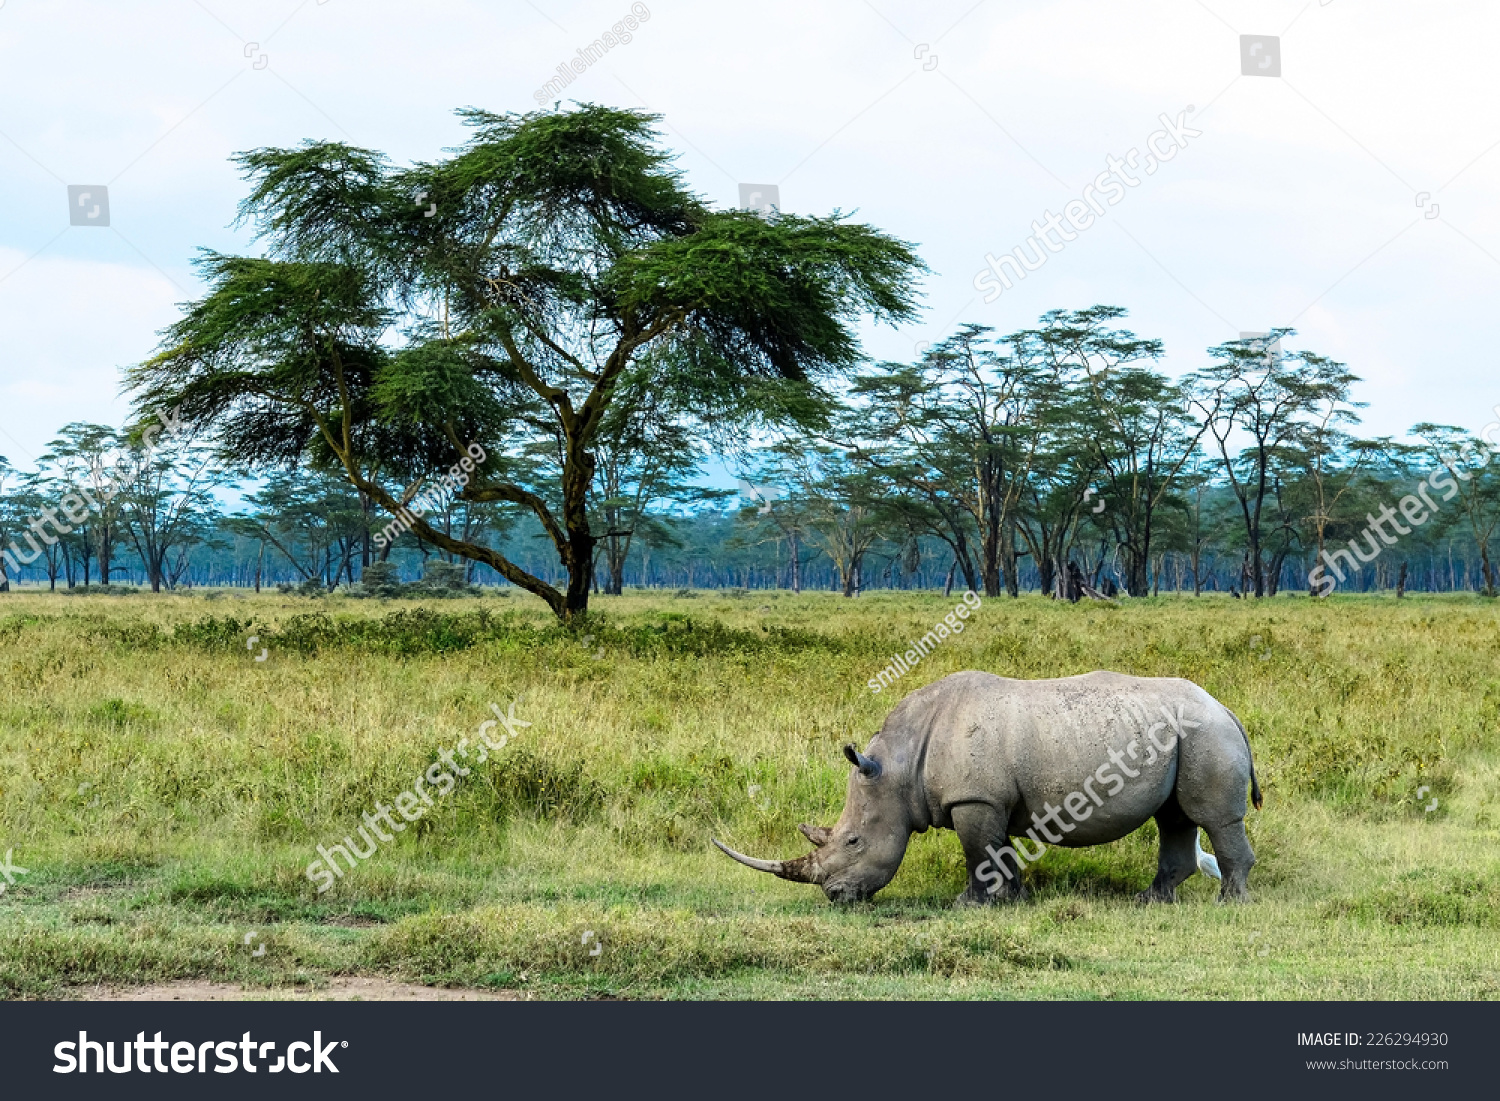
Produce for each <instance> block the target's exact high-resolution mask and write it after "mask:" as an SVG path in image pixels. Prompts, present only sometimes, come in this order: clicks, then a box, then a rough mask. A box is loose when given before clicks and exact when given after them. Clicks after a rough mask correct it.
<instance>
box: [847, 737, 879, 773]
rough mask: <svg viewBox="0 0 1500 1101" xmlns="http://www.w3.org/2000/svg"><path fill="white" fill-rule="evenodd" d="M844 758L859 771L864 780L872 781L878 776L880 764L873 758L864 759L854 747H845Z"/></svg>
mask: <svg viewBox="0 0 1500 1101" xmlns="http://www.w3.org/2000/svg"><path fill="white" fill-rule="evenodd" d="M844 756H845V757H848V758H849V763H850V764H851V765H853V766H854V767H855V768H857V769H859V774H860V775H861V776H863V777H864V778H865V779H866V780H873V779H875V777H877V776H879V775H880V762H879V761H877V760H875V758H873V757H866V756H865V755H864V754H863V753H861V752H860V751H859V750H857V749H855V748H854V746H852V745H846V746H845V747H844Z"/></svg>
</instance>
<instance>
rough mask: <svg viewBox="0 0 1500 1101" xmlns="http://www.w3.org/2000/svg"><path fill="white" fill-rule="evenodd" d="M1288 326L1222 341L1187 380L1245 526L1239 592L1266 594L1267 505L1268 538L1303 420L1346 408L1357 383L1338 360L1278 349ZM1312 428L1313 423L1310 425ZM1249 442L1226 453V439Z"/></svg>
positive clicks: (1277, 528) (1277, 525) (1279, 513)
mask: <svg viewBox="0 0 1500 1101" xmlns="http://www.w3.org/2000/svg"><path fill="white" fill-rule="evenodd" d="M1295 332H1296V330H1295V329H1275V330H1273V331H1272V332H1271V333H1270V334H1269V335H1268V336H1265V337H1258V338H1254V339H1248V340H1235V341H1229V342H1227V343H1225V344H1221V345H1218V346H1216V347H1214V348H1210V349H1209V355H1211V356H1214V357H1215V358H1216V359H1217V360H1218V362H1217V363H1215V364H1213V365H1212V366H1210V367H1208V368H1205V369H1204V370H1202V371H1200V372H1198V373H1197V375H1196V376H1195V377H1194V378H1193V379H1192V383H1193V384H1195V385H1196V386H1197V387H1198V389H1197V391H1196V396H1195V397H1194V398H1193V404H1194V405H1195V406H1196V407H1197V408H1198V409H1199V410H1200V412H1201V413H1202V414H1203V421H1204V423H1205V424H1206V426H1207V428H1208V433H1209V435H1211V436H1212V437H1213V440H1214V443H1215V445H1216V446H1217V449H1218V451H1219V455H1220V458H1221V459H1222V460H1223V466H1224V473H1225V476H1226V477H1227V478H1228V480H1229V486H1230V489H1231V490H1233V492H1234V496H1235V500H1236V501H1237V502H1238V504H1239V507H1240V518H1241V520H1242V522H1243V524H1244V528H1245V543H1246V569H1247V571H1248V576H1247V578H1246V591H1251V590H1252V589H1253V591H1254V593H1255V595H1256V596H1257V597H1260V596H1264V595H1265V594H1266V562H1265V549H1266V543H1267V540H1268V533H1267V530H1266V520H1267V519H1268V516H1267V511H1266V510H1267V505H1268V503H1269V505H1270V507H1271V516H1270V517H1269V518H1270V519H1271V520H1272V531H1271V535H1273V536H1274V535H1275V534H1276V533H1277V532H1283V531H1284V530H1285V528H1286V517H1285V514H1284V511H1283V510H1282V508H1281V507H1280V506H1281V501H1280V500H1279V492H1280V485H1279V484H1278V477H1277V476H1278V473H1279V471H1280V470H1283V469H1285V468H1286V467H1287V466H1288V465H1289V464H1290V463H1291V461H1292V458H1293V456H1292V455H1291V449H1292V448H1294V447H1296V445H1297V444H1298V443H1299V442H1303V441H1305V440H1307V439H1308V432H1309V427H1308V425H1309V420H1310V419H1311V418H1316V417H1318V416H1320V415H1321V413H1322V411H1324V410H1326V409H1327V408H1329V406H1330V405H1332V406H1334V407H1340V406H1342V405H1344V404H1347V401H1348V392H1349V386H1350V385H1351V384H1352V383H1353V382H1354V381H1356V379H1355V377H1354V376H1353V375H1351V374H1350V373H1349V372H1348V371H1347V370H1346V369H1345V367H1344V365H1343V364H1342V363H1338V362H1336V361H1334V360H1332V359H1329V358H1327V357H1326V356H1320V355H1318V354H1317V353H1315V352H1307V351H1303V352H1293V353H1288V354H1283V353H1281V352H1280V351H1278V350H1277V349H1278V347H1279V345H1280V342H1281V340H1282V339H1283V338H1284V337H1287V336H1291V335H1293V334H1294V333H1295ZM1314 423H1316V422H1314ZM1238 439H1248V443H1247V445H1246V446H1244V447H1242V448H1241V449H1240V450H1239V451H1238V452H1237V453H1233V454H1232V453H1231V443H1232V441H1235V440H1238Z"/></svg>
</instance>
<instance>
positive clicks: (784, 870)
mask: <svg viewBox="0 0 1500 1101" xmlns="http://www.w3.org/2000/svg"><path fill="white" fill-rule="evenodd" d="M709 840H710V841H712V842H713V843H714V845H715V846H717V848H718V849H719V851H720V852H722V853H723V854H724V855H725V856H727V857H729V858H730V859H731V860H738V861H739V862H740V863H741V864H743V865H745V867H747V868H754V869H755V870H756V871H757V872H770V873H771V874H772V875H774V876H779V877H780V878H782V879H790V880H791V881H792V882H793V883H816V882H818V880H817V878H816V877H815V873H814V871H813V867H812V858H813V856H815V855H816V854H815V853H808V854H807V855H806V856H804V857H801V858H799V859H797V860H756V859H755V857H753V856H746V855H745V854H744V853H737V852H735V851H734V850H733V849H731V848H730V847H729V846H728V845H725V844H723V843H722V842H721V841H719V839H718V838H716V837H710V838H709Z"/></svg>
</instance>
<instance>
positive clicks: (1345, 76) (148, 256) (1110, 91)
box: [0, 0, 1500, 469]
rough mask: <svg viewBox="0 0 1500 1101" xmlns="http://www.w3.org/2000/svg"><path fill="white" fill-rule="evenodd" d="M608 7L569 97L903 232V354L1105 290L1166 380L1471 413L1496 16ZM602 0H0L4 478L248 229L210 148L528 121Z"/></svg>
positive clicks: (1498, 220) (1483, 298)
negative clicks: (649, 122) (989, 274)
mask: <svg viewBox="0 0 1500 1101" xmlns="http://www.w3.org/2000/svg"><path fill="white" fill-rule="evenodd" d="M635 8H636V11H637V13H640V12H642V11H643V12H644V13H645V18H641V17H640V15H639V14H638V15H637V19H638V23H639V25H638V26H637V28H636V29H635V30H634V31H633V32H632V33H631V41H630V42H629V43H628V44H624V43H622V44H619V45H616V46H614V47H613V48H611V49H610V50H609V51H608V52H607V53H606V54H604V56H603V57H602V58H600V59H599V60H598V61H597V62H596V63H594V64H592V65H589V66H587V67H586V68H585V69H584V71H583V72H582V73H581V74H579V75H577V76H576V78H575V79H574V80H573V82H572V83H571V84H569V85H568V87H567V88H566V89H565V90H564V91H562V92H561V98H562V99H563V100H564V101H565V103H566V102H569V101H574V100H576V101H584V102H597V103H604V104H609V105H612V106H618V107H634V108H640V109H644V110H648V111H651V112H653V113H656V114H659V115H660V116H662V122H661V129H662V134H663V141H664V144H665V145H666V146H667V147H669V148H671V149H672V150H674V151H676V152H677V153H678V154H679V159H678V165H679V167H680V168H681V170H682V171H683V173H684V175H685V179H686V181H687V183H688V185H689V186H690V187H692V188H693V189H694V190H696V191H697V192H698V193H699V194H701V195H702V196H704V197H705V198H706V199H708V200H709V201H711V202H714V203H717V204H719V205H722V206H724V207H732V206H736V205H738V203H739V201H740V199H739V197H740V185H742V184H756V185H767V184H772V185H775V186H776V188H777V189H778V191H779V196H780V205H781V208H782V209H784V210H786V211H788V212H794V213H798V214H809V215H812V214H816V215H826V214H830V213H832V212H833V211H835V210H840V211H843V212H845V213H852V215H853V217H854V218H855V219H856V220H858V221H860V222H865V223H868V224H871V225H874V226H876V227H878V228H880V229H881V230H883V231H885V232H887V233H889V234H892V235H894V236H896V237H900V238H902V239H903V240H906V241H909V242H912V243H914V244H915V245H916V246H917V247H918V250H919V252H920V254H921V255H922V257H923V259H924V260H925V261H926V262H927V264H928V265H929V266H930V267H931V269H932V273H931V275H930V276H929V277H928V278H927V279H926V280H925V282H924V284H923V288H922V290H923V296H924V297H923V307H924V309H923V312H922V315H921V319H920V320H919V321H918V322H916V323H914V324H911V325H907V326H903V327H901V328H900V329H891V328H889V327H881V328H877V327H867V329H866V330H865V343H866V348H867V350H868V352H869V354H870V355H871V356H872V357H874V358H877V359H891V360H910V359H912V358H914V357H915V356H916V355H917V354H919V352H920V349H921V348H922V347H923V346H924V342H934V341H937V340H939V339H941V338H942V337H943V336H945V335H948V334H950V333H951V332H952V331H953V330H954V328H955V327H956V326H957V325H959V324H961V323H966V322H974V323H978V324H983V325H989V326H993V327H994V328H995V329H997V330H998V331H1000V332H1008V331H1012V330H1014V329H1018V328H1021V327H1024V326H1027V325H1030V324H1032V323H1034V322H1035V321H1036V319H1037V317H1038V316H1039V315H1040V314H1041V313H1043V312H1044V311H1046V310H1048V309H1054V308H1082V307H1085V306H1089V305H1093V304H1096V303H1107V304H1111V305H1117V306H1121V307H1124V308H1125V309H1127V310H1128V311H1129V317H1128V319H1127V320H1126V321H1125V322H1124V324H1126V325H1127V326H1129V327H1130V328H1131V329H1133V330H1134V331H1135V332H1136V333H1137V334H1139V335H1142V336H1150V337H1157V338H1159V339H1161V340H1163V341H1164V343H1165V346H1166V356H1165V358H1164V360H1163V363H1162V367H1163V369H1164V370H1165V371H1166V372H1167V373H1169V374H1172V375H1174V376H1175V375H1178V374H1181V373H1183V372H1186V371H1189V370H1193V369H1195V368H1197V367H1201V366H1203V365H1205V364H1206V363H1207V362H1208V357H1207V355H1206V354H1205V353H1206V349H1208V348H1209V347H1212V346H1213V345H1216V344H1219V343H1221V342H1223V341H1225V340H1230V339H1235V338H1237V337H1238V336H1239V335H1240V334H1241V333H1242V332H1247V331H1264V330H1268V329H1271V328H1272V327H1280V326H1290V327H1293V328H1295V329H1296V330H1297V335H1295V336H1293V337H1291V338H1289V339H1288V341H1287V342H1286V343H1287V346H1288V347H1290V348H1291V349H1302V348H1306V349H1310V350H1313V351H1316V352H1319V353H1321V354H1323V355H1327V356H1332V357H1333V358H1335V359H1338V360H1341V361H1343V362H1345V363H1347V364H1348V365H1349V366H1350V368H1351V369H1352V370H1353V371H1354V372H1355V373H1356V374H1358V375H1359V376H1361V378H1362V379H1363V380H1364V381H1363V382H1362V383H1360V384H1359V385H1358V387H1357V389H1356V396H1357V397H1359V398H1360V399H1361V400H1363V401H1366V402H1368V403H1369V405H1368V408H1367V409H1365V410H1364V411H1363V415H1364V428H1363V431H1364V432H1366V433H1368V434H1371V435H1395V436H1402V435H1404V434H1405V433H1406V430H1407V429H1408V428H1409V427H1410V426H1411V425H1413V424H1415V423H1418V422H1421V421H1436V422H1439V423H1446V424H1456V425H1460V426H1463V427H1466V428H1469V429H1471V430H1478V429H1480V428H1481V427H1482V426H1483V425H1485V424H1487V423H1488V422H1489V421H1490V420H1492V419H1494V417H1495V416H1497V415H1500V414H1496V413H1493V412H1492V411H1491V410H1492V409H1493V408H1494V407H1496V406H1497V405H1500V379H1497V378H1495V377H1494V376H1495V371H1494V369H1493V363H1494V358H1495V351H1494V349H1493V348H1492V347H1491V346H1490V344H1489V336H1490V329H1489V315H1488V312H1487V308H1486V305H1485V304H1486V303H1487V302H1492V301H1493V300H1494V299H1495V297H1496V292H1497V290H1500V217H1497V215H1500V209H1497V204H1496V201H1495V199H1494V198H1493V196H1495V195H1496V194H1500V186H1497V185H1500V96H1496V95H1495V94H1494V91H1493V87H1492V82H1493V76H1492V73H1493V68H1494V60H1493V43H1494V42H1495V41H1496V40H1497V39H1500V5H1495V4H1493V3H1484V2H1481V0H1445V2H1444V3H1442V4H1440V5H1439V4H1423V5H1416V4H1411V3H1409V2H1403V3H1396V2H1394V0H1285V2H1282V0H1254V2H1251V0H1131V2H1130V3H1128V4H1124V3H1119V2H1118V0H1089V2H1084V0H1079V2H1068V0H1050V2H1047V0H1035V2H1028V0H980V2H979V3H975V2H974V0H957V2H949V0H922V2H904V0H903V2H897V0H870V2H865V0H820V2H819V3H816V4H811V3H806V2H797V3H793V2H780V0H756V2H755V3H752V4H734V5H730V4H725V3H718V2H705V0H696V2H693V3H689V2H687V0H647V2H646V3H644V4H641V3H638V4H636V5H635ZM629 14H631V4H630V3H628V2H627V0H598V2H594V0H581V2H560V0H534V2H527V0H518V2H514V3H512V2H504V3H479V2H473V0H423V2H422V3H421V4H411V3H394V2H387V0H359V2H358V3H356V2H354V0H130V2H128V3H121V2H119V0H115V2H112V3H106V2H91V0H0V455H4V456H6V457H7V458H9V459H10V461H11V462H12V463H13V464H14V465H16V466H17V467H19V468H21V469H29V468H30V467H31V465H32V460H33V458H34V457H35V456H36V455H38V454H40V453H41V452H42V450H43V449H44V448H45V445H46V442H47V440H49V439H50V438H52V436H53V434H54V432H55V430H56V429H57V428H59V427H61V426H62V425H63V424H65V423H68V422H70V421H79V420H87V421H96V422H102V423H109V424H116V425H117V424H119V423H121V422H122V420H123V419H124V416H125V414H126V411H127V405H128V399H127V398H126V397H125V396H123V395H122V394H121V381H120V380H121V374H120V372H121V368H122V367H124V366H125V365H127V364H130V363H132V362H137V361H139V360H141V359H143V358H145V357H146V356H148V355H150V354H151V352H152V351H153V349H154V348H155V347H156V343H157V339H158V334H159V332H160V331H161V330H162V329H163V328H164V327H165V326H166V325H168V324H170V323H171V322H172V321H173V320H174V319H175V318H176V317H177V316H178V304H179V303H182V302H184V301H188V300H191V299H192V298H194V297H196V296H197V295H198V294H199V293H201V285H200V284H199V283H198V281H197V280H196V278H195V276H194V272H193V269H192V266H191V260H192V258H193V256H194V254H195V252H196V250H197V249H199V248H212V249H215V250H218V251H222V252H240V253H247V252H254V251H256V250H257V246H256V244H255V242H254V241H253V240H252V239H251V236H250V234H249V233H248V231H247V230H246V229H245V228H243V227H239V228H236V227H235V226H234V225H233V224H232V223H233V220H234V216H235V208H236V205H237V203H238V202H239V200H240V199H241V198H242V197H243V195H244V192H245V185H244V182H243V181H242V180H241V179H240V178H239V175H238V173H237V170H236V169H235V167H234V165H233V164H232V163H231V161H230V158H231V156H232V155H233V154H234V153H236V152H237V151H241V150H247V149H252V148H258V147H265V146H291V145H295V144H297V143H299V142H301V141H303V140H306V139H319V140H336V141H344V142H349V143H352V144H355V145H360V146H364V147H368V148H373V149H377V150H380V151H382V152H384V153H385V154H387V155H388V156H389V157H390V158H391V159H392V160H393V161H395V162H397V163H406V162H410V161H414V160H432V159H436V158H438V157H440V156H442V155H443V152H444V150H445V149H449V148H452V147H454V146H456V145H458V144H460V143H461V142H462V141H463V140H464V137H465V128H464V127H463V126H462V125H461V124H460V123H459V121H458V120H457V119H456V118H455V117H454V114H453V111H454V110H455V109H456V108H459V107H462V106H467V105H472V106H477V107H483V108H486V109H488V110H491V111H497V112H505V111H527V110H532V109H535V108H536V107H537V102H538V101H537V100H536V99H535V98H534V93H536V92H537V91H538V90H539V89H541V88H542V86H543V84H545V82H546V81H548V80H549V79H551V78H552V77H553V76H554V73H555V70H556V68H557V66H558V65H560V64H563V63H565V62H566V61H568V60H569V59H571V58H574V57H576V56H577V54H576V53H575V51H577V50H578V49H579V48H581V47H584V46H586V45H588V44H589V43H591V42H592V41H593V40H594V39H596V38H598V37H600V36H601V35H602V34H603V33H604V32H605V31H608V30H610V28H611V27H612V26H614V25H615V24H617V23H620V22H622V21H623V20H624V18H625V17H626V16H627V15H629ZM1242 36H1262V37H1261V38H1259V39H1254V38H1252V39H1250V40H1249V41H1248V42H1244V43H1242ZM1257 42H1258V45H1259V49H1258V50H1256V51H1255V52H1253V53H1250V52H1249V47H1250V46H1252V45H1256V44H1257ZM1242 55H1243V56H1242ZM1247 68H1248V71H1249V75H1246V69H1247ZM1278 69H1279V75H1272V74H1273V73H1276V72H1277V71H1278ZM552 98H553V97H552V96H550V95H549V96H547V97H546V100H547V105H548V106H549V107H550V105H551V102H552ZM1190 108H1191V110H1190ZM1163 115H1165V116H1166V117H1167V121H1169V122H1172V123H1174V124H1176V128H1177V130H1178V132H1179V133H1183V132H1184V128H1186V129H1187V130H1193V131H1197V132H1198V133H1197V134H1196V135H1193V136H1185V137H1184V138H1183V146H1182V147H1181V148H1177V149H1175V152H1173V155H1172V156H1171V158H1170V160H1168V161H1163V162H1155V161H1154V160H1153V162H1152V163H1153V165H1154V171H1153V172H1152V173H1151V174H1150V175H1149V176H1148V175H1145V174H1137V175H1135V176H1133V177H1132V178H1136V179H1138V185H1137V186H1132V187H1128V188H1122V189H1121V190H1122V191H1123V196H1122V197H1121V198H1119V199H1118V200H1116V202H1115V205H1107V206H1105V207H1104V213H1103V214H1101V215H1099V216H1098V217H1096V218H1094V219H1093V221H1092V224H1091V225H1089V226H1088V227H1087V228H1083V229H1079V230H1077V232H1076V233H1075V234H1074V236H1073V239H1072V240H1068V241H1066V242H1061V244H1062V247H1061V248H1060V250H1059V251H1056V252H1048V253H1047V254H1046V262H1045V263H1044V264H1042V265H1041V266H1040V267H1039V268H1037V269H1036V270H1034V271H1031V272H1029V273H1028V274H1027V276H1026V278H1025V279H1024V280H1020V281H1013V282H1014V285H1013V286H1012V287H1011V288H1010V289H1008V290H1004V293H1002V294H999V295H993V294H992V295H991V298H992V300H991V301H989V302H986V301H985V300H984V297H985V296H984V294H982V293H981V292H980V291H979V290H977V289H976V286H975V278H976V276H977V275H978V274H979V273H980V272H981V271H983V270H985V267H986V255H987V254H993V255H997V256H998V255H999V254H1001V253H1004V252H1009V251H1011V250H1012V249H1014V248H1015V247H1016V246H1018V245H1021V244H1022V243H1023V242H1024V241H1025V240H1026V238H1027V237H1029V236H1031V235H1032V232H1033V231H1032V228H1031V226H1032V222H1033V221H1034V220H1035V221H1040V222H1045V221H1046V220H1047V218H1048V217H1049V215H1050V214H1052V213H1054V212H1055V213H1057V214H1059V215H1060V214H1062V212H1063V210H1064V209H1065V205H1066V204H1067V203H1068V202H1069V201H1070V200H1075V199H1080V197H1081V196H1085V191H1086V189H1087V188H1088V187H1089V186H1090V184H1091V182H1093V181H1095V180H1096V177H1098V176H1099V174H1100V173H1102V172H1104V171H1106V170H1107V169H1108V168H1109V159H1110V158H1111V157H1114V158H1120V159H1122V160H1127V161H1128V159H1129V155H1130V153H1131V150H1133V149H1134V150H1139V151H1140V154H1141V158H1142V160H1143V159H1144V157H1145V156H1146V155H1147V153H1148V152H1149V147H1148V142H1149V141H1151V140H1153V135H1154V134H1156V132H1157V131H1159V130H1161V129H1162V128H1163V121H1162V118H1161V117H1162V116H1163ZM1154 140H1156V142H1157V143H1158V144H1157V148H1158V149H1159V150H1160V149H1170V148H1172V147H1170V146H1167V145H1164V144H1162V143H1163V138H1161V137H1156V138H1155V139H1154ZM1137 163H1139V162H1137ZM1128 172H1129V169H1127V173H1128ZM70 187H71V188H73V189H74V190H73V191H72V192H70V191H69V188H70ZM104 189H107V192H106V193H107V204H108V208H107V211H106V210H105V209H104V206H103V204H102V203H100V202H99V199H100V198H101V191H102V190H104ZM83 192H86V193H87V195H88V198H86V199H83V200H82V202H83V205H82V206H79V203H78V200H79V197H80V194H81V193H83ZM1486 196H1491V198H1486ZM1096 201H1097V196H1096ZM1075 209H1077V208H1075ZM90 215H92V216H93V219H92V221H91V220H90ZM106 217H107V219H108V223H109V224H108V225H107V226H105V225H103V224H102V222H103V220H104V219H105V218H106ZM74 220H77V221H79V222H81V223H82V224H78V225H73V224H70V223H71V222H72V221H74ZM1085 220H1087V219H1085ZM1065 224H1066V223H1065ZM1069 232H1072V231H1071V230H1070V231H1069ZM1053 240H1054V241H1058V240H1059V238H1058V237H1057V236H1054V238H1053ZM986 285H988V284H986Z"/></svg>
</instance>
